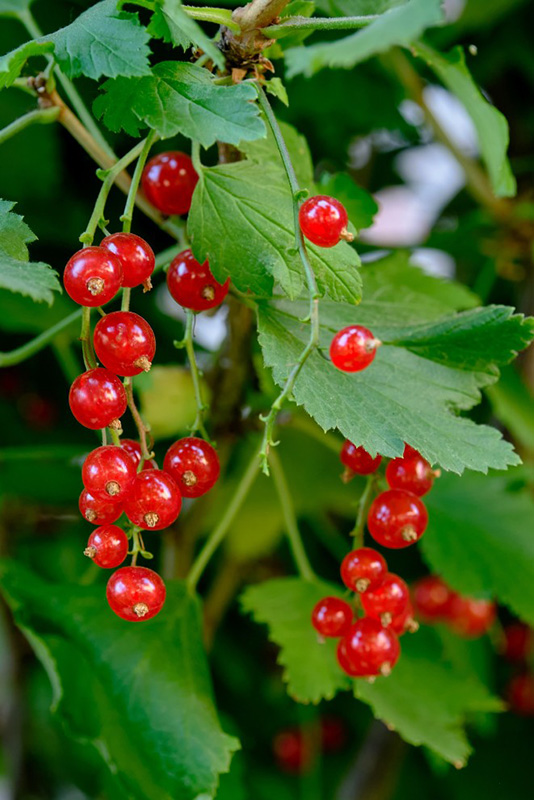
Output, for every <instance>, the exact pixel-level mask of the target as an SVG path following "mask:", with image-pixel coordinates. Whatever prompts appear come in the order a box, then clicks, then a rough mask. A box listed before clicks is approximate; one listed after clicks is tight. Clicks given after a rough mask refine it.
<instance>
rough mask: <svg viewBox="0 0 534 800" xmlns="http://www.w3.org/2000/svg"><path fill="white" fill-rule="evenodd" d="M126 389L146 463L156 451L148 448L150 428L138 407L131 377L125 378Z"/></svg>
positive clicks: (143, 461)
mask: <svg viewBox="0 0 534 800" xmlns="http://www.w3.org/2000/svg"><path fill="white" fill-rule="evenodd" d="M124 389H125V390H126V397H127V399H128V408H129V409H130V412H131V415H132V417H133V420H134V422H135V427H136V428H137V433H138V435H139V444H140V445H141V459H142V463H143V464H144V463H145V461H150V459H152V458H154V453H152V452H150V450H149V449H148V444H147V440H146V435H147V431H148V429H147V427H146V425H145V423H144V422H143V419H142V417H141V414H140V413H139V411H138V409H137V406H136V405H135V399H134V394H133V384H132V379H131V378H125V379H124Z"/></svg>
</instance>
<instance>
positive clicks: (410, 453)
mask: <svg viewBox="0 0 534 800" xmlns="http://www.w3.org/2000/svg"><path fill="white" fill-rule="evenodd" d="M402 457H403V458H421V453H420V452H419V450H416V449H415V448H414V447H412V446H411V445H410V444H406V443H404V453H403V456H402Z"/></svg>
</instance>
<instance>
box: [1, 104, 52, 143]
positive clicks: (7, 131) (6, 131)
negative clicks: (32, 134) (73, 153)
mask: <svg viewBox="0 0 534 800" xmlns="http://www.w3.org/2000/svg"><path fill="white" fill-rule="evenodd" d="M58 116H59V108H35V109H34V110H33V111H28V113H27V114H24V115H23V116H22V117H19V118H18V119H16V120H15V121H14V122H12V123H11V124H10V125H6V127H5V128H2V130H0V144H3V142H6V141H7V140H8V139H11V137H12V136H15V135H16V134H17V133H20V131H23V130H24V129H25V128H28V127H29V126H30V125H49V124H50V123H51V122H55V121H56V120H57V118H58Z"/></svg>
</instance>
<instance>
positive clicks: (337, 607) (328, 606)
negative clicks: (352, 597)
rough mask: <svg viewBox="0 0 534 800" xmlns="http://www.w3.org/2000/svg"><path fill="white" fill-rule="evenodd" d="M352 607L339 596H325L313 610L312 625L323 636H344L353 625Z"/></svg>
mask: <svg viewBox="0 0 534 800" xmlns="http://www.w3.org/2000/svg"><path fill="white" fill-rule="evenodd" d="M352 618H353V613H352V609H351V607H350V606H349V604H348V603H346V602H345V600H341V599H340V598H339V597H323V599H322V600H319V602H318V603H317V604H316V606H315V607H314V609H313V611H312V618H311V620H312V625H313V627H314V628H315V630H316V631H317V633H318V634H320V635H321V636H343V635H344V634H345V633H347V631H348V629H349V628H350V626H351V623H352Z"/></svg>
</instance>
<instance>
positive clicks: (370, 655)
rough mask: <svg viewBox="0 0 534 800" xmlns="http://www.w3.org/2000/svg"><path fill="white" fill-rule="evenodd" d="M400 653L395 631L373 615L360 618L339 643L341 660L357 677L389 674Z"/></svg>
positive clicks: (349, 671)
mask: <svg viewBox="0 0 534 800" xmlns="http://www.w3.org/2000/svg"><path fill="white" fill-rule="evenodd" d="M399 655H400V645H399V640H398V638H397V637H396V636H395V634H394V633H392V631H390V630H388V629H387V628H384V627H383V626H382V625H381V624H380V622H378V620H376V619H371V618H370V617H363V618H362V619H359V620H357V621H356V622H355V623H354V624H353V625H352V626H351V628H350V630H349V632H348V633H347V634H346V635H345V636H344V637H343V639H342V640H341V642H340V644H339V645H338V662H339V665H340V667H341V669H343V670H344V671H345V672H347V673H348V674H349V675H352V676H353V677H375V676H377V675H386V676H387V675H389V674H390V672H391V670H392V669H393V667H394V666H395V664H396V663H397V661H398V658H399Z"/></svg>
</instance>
